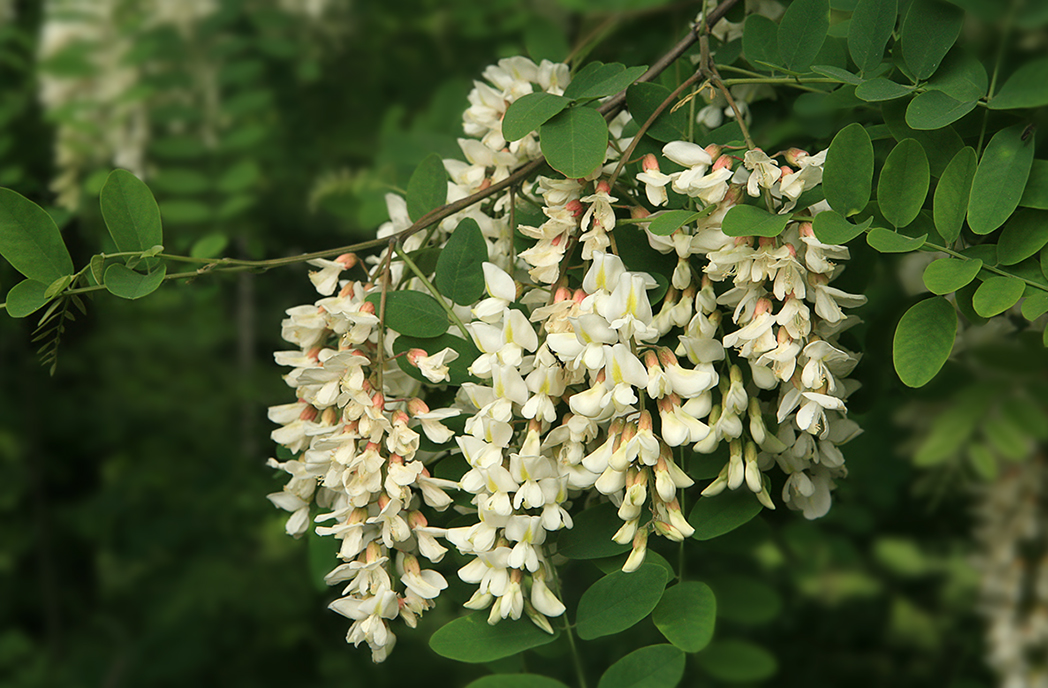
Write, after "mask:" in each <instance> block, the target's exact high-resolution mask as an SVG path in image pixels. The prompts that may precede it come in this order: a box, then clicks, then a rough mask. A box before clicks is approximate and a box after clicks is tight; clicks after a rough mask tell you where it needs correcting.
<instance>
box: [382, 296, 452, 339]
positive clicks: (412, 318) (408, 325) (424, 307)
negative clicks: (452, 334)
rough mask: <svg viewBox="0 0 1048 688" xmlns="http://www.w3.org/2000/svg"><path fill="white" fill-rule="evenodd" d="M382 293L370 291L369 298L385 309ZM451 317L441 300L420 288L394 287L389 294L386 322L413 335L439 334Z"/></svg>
mask: <svg viewBox="0 0 1048 688" xmlns="http://www.w3.org/2000/svg"><path fill="white" fill-rule="evenodd" d="M381 299H382V295H381V294H370V295H369V296H368V297H367V299H365V300H367V301H370V302H371V303H373V304H375V314H376V315H378V314H379V313H381V308H380V306H379V304H380V303H381ZM450 325H451V321H450V320H448V316H447V313H445V312H444V309H443V308H441V307H440V304H439V303H437V300H436V299H434V298H433V297H432V296H430V295H429V294H423V293H422V292H420V291H390V292H388V293H387V294H386V326H387V327H389V328H390V329H391V330H393V331H394V332H399V333H400V334H405V335H408V336H409V337H423V338H428V337H439V336H440V335H442V334H444V333H446V332H447V331H448V327H449V326H450Z"/></svg>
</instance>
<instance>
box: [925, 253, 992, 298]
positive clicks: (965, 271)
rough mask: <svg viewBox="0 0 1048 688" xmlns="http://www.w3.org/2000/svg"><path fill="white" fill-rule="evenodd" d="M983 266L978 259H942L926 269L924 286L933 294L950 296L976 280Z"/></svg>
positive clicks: (929, 264)
mask: <svg viewBox="0 0 1048 688" xmlns="http://www.w3.org/2000/svg"><path fill="white" fill-rule="evenodd" d="M982 265H983V262H982V261H981V260H978V259H976V260H960V259H957V258H941V259H939V260H936V261H933V262H931V263H928V267H926V268H925V269H924V286H926V287H928V291H930V292H931V293H933V294H939V295H943V294H950V293H952V292H955V291H957V290H958V289H960V288H961V287H963V286H965V285H967V284H968V283H969V282H971V281H972V280H973V279H975V276H976V275H978V274H979V270H981V269H982Z"/></svg>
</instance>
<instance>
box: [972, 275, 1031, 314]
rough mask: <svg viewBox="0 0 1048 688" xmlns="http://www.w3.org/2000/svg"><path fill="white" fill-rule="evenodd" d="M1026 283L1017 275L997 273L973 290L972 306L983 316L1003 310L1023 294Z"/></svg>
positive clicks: (1017, 300)
mask: <svg viewBox="0 0 1048 688" xmlns="http://www.w3.org/2000/svg"><path fill="white" fill-rule="evenodd" d="M1025 290H1026V284H1025V283H1024V282H1023V281H1022V280H1021V279H1019V278H1018V277H1004V276H1003V275H997V276H995V277H991V278H990V279H988V280H986V281H985V282H983V283H982V284H980V285H979V288H978V289H976V290H975V296H973V297H972V307H973V308H974V309H975V312H976V313H978V314H979V315H981V316H982V317H984V318H990V317H993V316H995V315H998V314H1000V313H1003V312H1005V311H1006V310H1008V309H1009V308H1011V307H1012V306H1014V305H1015V304H1016V303H1018V302H1019V299H1021V298H1022V296H1023V291H1025Z"/></svg>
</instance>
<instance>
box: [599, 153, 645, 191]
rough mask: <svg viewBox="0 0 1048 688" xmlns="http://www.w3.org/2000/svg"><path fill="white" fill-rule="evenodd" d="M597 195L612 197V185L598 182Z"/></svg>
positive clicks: (602, 181)
mask: <svg viewBox="0 0 1048 688" xmlns="http://www.w3.org/2000/svg"><path fill="white" fill-rule="evenodd" d="M649 155H650V154H649ZM597 193H602V194H608V195H611V185H610V184H608V182H606V181H604V180H603V179H602V180H600V181H599V182H597Z"/></svg>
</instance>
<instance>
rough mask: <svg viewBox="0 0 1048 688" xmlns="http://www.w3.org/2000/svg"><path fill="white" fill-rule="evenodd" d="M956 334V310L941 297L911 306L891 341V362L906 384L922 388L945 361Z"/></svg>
mask: <svg viewBox="0 0 1048 688" xmlns="http://www.w3.org/2000/svg"><path fill="white" fill-rule="evenodd" d="M956 334H957V312H956V311H955V310H954V308H953V304H951V303H950V302H949V301H947V300H946V299H945V298H943V297H941V296H934V297H932V298H930V299H924V300H923V301H920V302H918V303H916V304H914V305H913V306H911V307H910V309H909V310H908V311H906V313H905V314H903V316H902V320H900V321H899V326H898V327H897V328H896V329H895V338H894V340H893V342H892V361H893V362H894V364H895V372H896V373H898V375H899V379H900V380H902V382H903V384H904V385H906V386H907V387H923V386H924V385H926V384H928V382H929V381H931V379H932V378H933V377H935V374H936V373H938V372H939V370H940V369H941V368H942V367H943V364H945V363H946V359H947V358H949V356H950V351H951V350H952V349H953V340H954V337H955V336H956Z"/></svg>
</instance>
